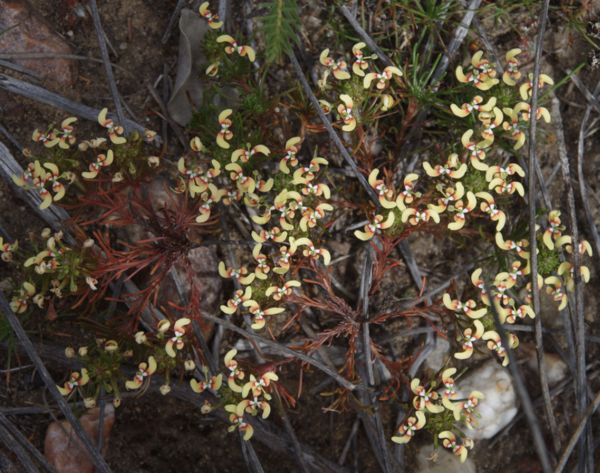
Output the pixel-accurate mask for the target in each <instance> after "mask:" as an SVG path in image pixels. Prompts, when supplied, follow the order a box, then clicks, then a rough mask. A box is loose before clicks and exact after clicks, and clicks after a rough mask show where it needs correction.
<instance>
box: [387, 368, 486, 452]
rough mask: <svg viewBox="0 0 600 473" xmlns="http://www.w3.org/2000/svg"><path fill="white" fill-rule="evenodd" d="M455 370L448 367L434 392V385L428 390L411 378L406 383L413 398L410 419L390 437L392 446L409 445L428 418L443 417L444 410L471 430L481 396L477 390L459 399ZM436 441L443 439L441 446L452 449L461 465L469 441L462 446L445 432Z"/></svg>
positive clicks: (417, 380) (475, 420)
mask: <svg viewBox="0 0 600 473" xmlns="http://www.w3.org/2000/svg"><path fill="white" fill-rule="evenodd" d="M455 373H456V368H448V369H447V370H445V371H444V372H443V373H442V380H441V381H442V385H441V387H440V388H438V389H442V391H439V392H438V390H436V389H434V387H435V386H436V383H432V387H431V388H430V389H427V388H425V386H423V385H422V384H421V381H420V380H419V379H418V378H415V379H413V380H412V382H411V383H410V388H411V390H412V392H413V393H414V394H415V397H414V398H413V407H414V409H415V411H414V417H412V416H410V417H408V419H407V420H406V423H403V424H402V425H401V426H400V427H399V429H398V435H397V436H394V437H392V441H394V442H396V443H400V444H403V443H407V442H409V441H410V440H411V439H412V438H413V436H414V435H415V432H416V431H417V430H420V429H422V428H423V427H425V425H426V424H427V419H428V418H432V419H435V418H443V416H444V412H445V411H450V412H451V413H452V417H453V418H454V420H455V421H456V422H461V421H462V422H464V424H465V425H466V426H467V428H468V429H473V425H475V426H477V417H478V415H477V413H476V412H475V407H477V404H478V403H479V400H480V399H483V397H484V396H483V394H482V393H480V392H479V391H473V392H471V394H470V395H469V397H468V398H467V399H465V400H460V399H457V398H458V394H457V393H456V391H455V390H454V378H452V376H454V374H455ZM438 436H439V438H441V439H444V442H443V444H444V447H446V448H449V449H450V450H452V453H454V454H455V455H460V461H461V462H464V461H465V460H466V458H467V454H468V450H467V448H472V447H473V442H472V440H471V439H468V438H466V439H465V440H464V442H463V445H459V444H457V442H456V436H455V435H454V433H452V432H451V431H448V430H444V431H442V432H439V434H438Z"/></svg>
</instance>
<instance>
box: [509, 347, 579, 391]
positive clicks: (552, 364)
mask: <svg viewBox="0 0 600 473" xmlns="http://www.w3.org/2000/svg"><path fill="white" fill-rule="evenodd" d="M516 352H517V354H518V356H519V358H521V359H523V358H524V359H525V364H526V365H527V367H528V368H529V369H530V370H531V371H532V372H533V373H535V376H536V379H535V383H538V376H539V372H538V362H537V354H536V352H535V345H534V344H533V343H521V344H519V348H518V349H517V350H516ZM544 358H545V360H546V370H547V373H548V386H549V387H550V388H553V387H554V386H556V385H558V384H559V383H560V382H561V381H564V380H565V379H566V378H567V375H568V373H569V367H568V366H567V364H566V363H565V362H564V360H563V359H562V358H561V357H560V356H558V355H555V354H554V353H547V352H546V353H544Z"/></svg>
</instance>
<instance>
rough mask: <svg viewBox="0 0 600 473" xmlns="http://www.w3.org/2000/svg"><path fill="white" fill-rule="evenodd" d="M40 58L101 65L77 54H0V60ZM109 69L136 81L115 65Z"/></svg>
mask: <svg viewBox="0 0 600 473" xmlns="http://www.w3.org/2000/svg"><path fill="white" fill-rule="evenodd" d="M42 58H60V59H76V60H80V61H91V62H99V63H103V62H104V61H102V59H98V58H95V57H87V56H79V55H77V54H60V53H9V54H0V59H42ZM110 65H111V67H114V68H115V69H119V70H121V71H123V72H125V73H127V74H129V75H130V76H131V77H132V78H134V79H136V78H137V77H136V76H135V75H134V74H133V73H131V72H130V71H128V70H127V69H125V68H124V67H121V66H119V65H117V64H114V63H112V62H111V63H110Z"/></svg>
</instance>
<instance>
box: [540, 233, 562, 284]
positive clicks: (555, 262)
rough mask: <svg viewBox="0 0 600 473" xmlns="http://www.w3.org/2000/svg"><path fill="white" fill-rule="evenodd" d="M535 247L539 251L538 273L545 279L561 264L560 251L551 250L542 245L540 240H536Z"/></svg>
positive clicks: (558, 249) (556, 249)
mask: <svg viewBox="0 0 600 473" xmlns="http://www.w3.org/2000/svg"><path fill="white" fill-rule="evenodd" d="M537 246H538V249H539V253H538V272H539V273H540V274H541V275H542V277H544V278H546V277H548V276H550V275H551V274H552V273H555V272H556V271H557V270H558V267H559V266H560V263H561V260H560V255H561V254H562V250H561V249H560V248H555V249H553V250H551V249H550V248H548V247H547V246H546V245H545V244H544V242H543V241H542V240H541V238H538V245H537Z"/></svg>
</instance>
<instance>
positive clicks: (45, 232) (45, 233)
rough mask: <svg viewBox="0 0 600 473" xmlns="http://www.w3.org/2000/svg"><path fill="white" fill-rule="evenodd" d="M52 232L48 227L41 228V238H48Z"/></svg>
mask: <svg viewBox="0 0 600 473" xmlns="http://www.w3.org/2000/svg"><path fill="white" fill-rule="evenodd" d="M51 234H52V230H50V229H49V228H44V229H43V230H42V238H48V237H49V236H50V235H51Z"/></svg>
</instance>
